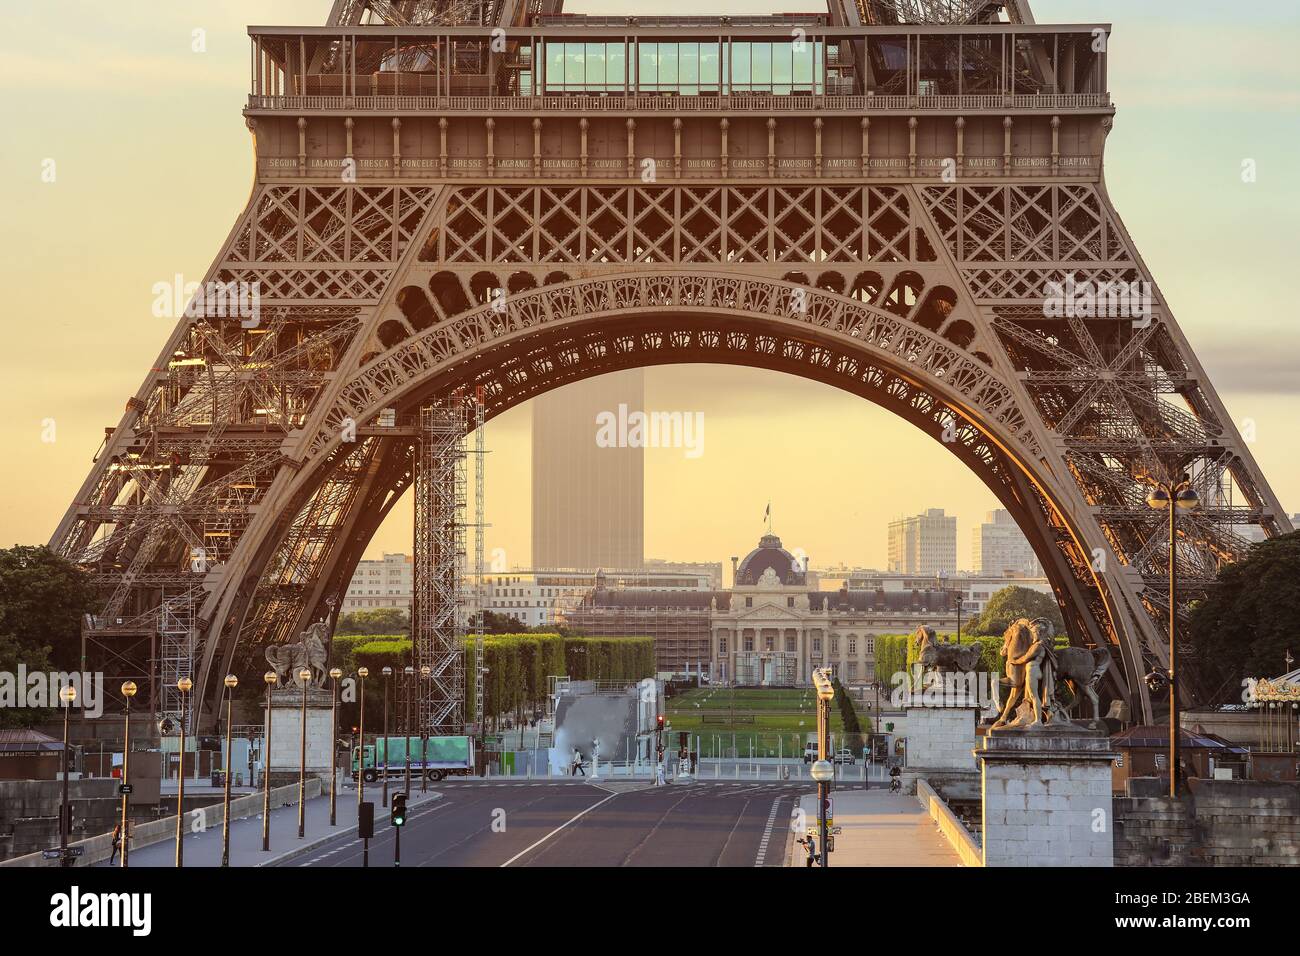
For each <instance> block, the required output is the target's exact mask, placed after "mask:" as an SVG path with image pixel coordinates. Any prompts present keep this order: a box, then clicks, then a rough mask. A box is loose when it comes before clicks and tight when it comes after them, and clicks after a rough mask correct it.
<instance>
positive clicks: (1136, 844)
mask: <svg viewBox="0 0 1300 956" xmlns="http://www.w3.org/2000/svg"><path fill="white" fill-rule="evenodd" d="M1115 865H1116V866H1300V786H1297V785H1296V784H1289V783H1256V782H1253V781H1249V780H1200V779H1196V780H1192V781H1190V782H1189V785H1188V791H1187V792H1185V793H1183V794H1181V795H1180V796H1179V797H1178V798H1177V799H1175V798H1172V797H1169V796H1167V795H1165V796H1158V797H1131V796H1130V797H1116V798H1115Z"/></svg>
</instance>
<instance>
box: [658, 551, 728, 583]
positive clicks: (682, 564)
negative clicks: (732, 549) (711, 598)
mask: <svg viewBox="0 0 1300 956" xmlns="http://www.w3.org/2000/svg"><path fill="white" fill-rule="evenodd" d="M645 569H646V570H647V571H655V572H661V573H669V574H686V575H699V574H706V575H708V577H709V587H711V588H713V589H714V590H715V591H716V590H717V589H719V588H721V587H722V562H721V561H665V560H664V559H663V558H647V559H646V563H645Z"/></svg>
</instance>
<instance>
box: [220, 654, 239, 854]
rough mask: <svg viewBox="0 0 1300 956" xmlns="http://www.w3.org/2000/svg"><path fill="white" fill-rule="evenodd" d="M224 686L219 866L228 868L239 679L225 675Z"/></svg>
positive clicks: (232, 675)
mask: <svg viewBox="0 0 1300 956" xmlns="http://www.w3.org/2000/svg"><path fill="white" fill-rule="evenodd" d="M222 683H223V684H225V685H226V775H225V776H226V779H225V784H226V792H225V797H224V798H223V800H222V808H223V811H222V814H221V865H222V866H230V763H231V758H232V757H233V756H234V750H233V749H232V741H231V739H230V731H231V726H232V721H231V717H232V710H233V705H234V702H235V688H236V687H238V686H239V678H238V677H236V676H235V675H234V674H227V675H226V679H225V680H224V681H222Z"/></svg>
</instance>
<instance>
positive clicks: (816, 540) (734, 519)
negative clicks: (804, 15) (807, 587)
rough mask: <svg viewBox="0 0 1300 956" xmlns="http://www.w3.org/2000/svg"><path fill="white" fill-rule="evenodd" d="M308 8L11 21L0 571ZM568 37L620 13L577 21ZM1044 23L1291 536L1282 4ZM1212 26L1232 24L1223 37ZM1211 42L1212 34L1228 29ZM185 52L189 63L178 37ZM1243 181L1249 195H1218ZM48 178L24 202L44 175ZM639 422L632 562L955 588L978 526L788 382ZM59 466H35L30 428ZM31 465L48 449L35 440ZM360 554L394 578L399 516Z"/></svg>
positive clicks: (1296, 505) (734, 376)
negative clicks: (769, 517) (751, 562)
mask: <svg viewBox="0 0 1300 956" xmlns="http://www.w3.org/2000/svg"><path fill="white" fill-rule="evenodd" d="M329 6H330V4H329V2H328V0H257V2H251V0H202V2H198V0H133V2H131V3H129V4H123V5H112V4H106V3H102V2H98V0H81V2H77V0H58V2H39V3H37V2H32V3H10V4H6V11H5V20H6V30H5V32H4V34H3V36H0V88H3V89H4V90H5V93H6V95H5V96H4V97H3V99H2V100H0V104H2V105H0V128H2V129H3V130H4V149H3V150H0V183H3V185H4V191H3V210H4V227H5V228H4V229H3V233H2V234H0V246H2V251H3V255H2V256H0V263H2V264H0V270H2V272H0V279H2V280H3V288H4V292H5V298H6V315H5V331H6V333H7V334H6V340H5V347H4V348H3V349H0V375H2V376H3V381H4V389H5V391H4V394H5V396H6V402H5V406H6V407H5V410H4V414H3V415H2V416H0V441H3V445H4V447H5V448H6V451H7V463H6V465H5V467H4V469H3V471H0V545H3V546H8V545H11V544H14V543H22V544H34V543H43V542H45V541H46V540H48V538H49V536H50V534H51V533H52V531H53V529H54V526H55V524H56V523H57V521H58V519H59V518H60V516H61V515H62V513H63V511H64V509H65V508H66V507H67V505H68V503H69V501H70V500H71V498H72V496H73V495H74V493H75V491H76V489H77V487H78V485H79V484H80V482H81V481H82V480H83V479H84V477H85V475H86V473H87V470H88V468H89V465H90V460H91V456H92V454H93V453H94V452H95V450H96V448H97V447H98V446H99V445H100V443H101V441H102V439H103V429H104V427H105V426H108V425H114V424H116V422H117V420H118V418H119V415H120V414H121V411H122V409H123V406H124V403H125V401H126V399H127V397H128V396H130V395H131V394H132V393H133V392H134V391H135V389H136V388H137V387H138V386H139V384H140V381H141V379H142V378H143V376H144V373H145V371H146V369H147V368H148V366H149V365H150V364H151V363H152V362H153V360H154V359H155V358H156V356H157V352H158V350H159V348H160V346H161V344H162V342H163V341H164V339H165V337H166V336H167V334H168V332H169V330H170V328H171V324H172V320H170V319H159V318H154V317H153V316H152V314H151V304H152V302H153V299H154V294H153V292H152V286H153V285H154V283H156V282H159V281H164V280H170V279H171V277H172V276H173V275H175V274H176V273H181V274H183V275H185V276H186V277H187V278H192V279H198V278H201V277H202V275H203V273H204V272H205V271H206V269H207V268H208V266H209V264H210V262H211V260H212V258H213V257H214V256H215V255H216V254H217V252H218V250H219V247H220V246H221V244H222V243H223V242H224V240H225V238H226V236H227V233H228V232H229V230H230V228H231V226H232V224H233V223H234V221H235V218H236V216H237V215H238V214H239V212H240V210H241V209H242V208H243V206H244V204H245V202H246V201H247V198H248V195H249V190H250V187H251V184H252V163H251V159H252V154H251V149H250V139H249V135H248V132H247V130H246V129H245V127H244V122H243V118H242V116H241V115H240V112H239V111H240V108H241V105H242V102H243V99H244V97H245V96H246V93H247V88H246V87H247V79H248V45H247V37H246V35H245V33H244V30H245V26H246V25H247V24H249V23H263V24H267V23H304V24H320V23H323V22H324V19H325V16H326V14H327V12H328V10H329ZM801 6H802V7H807V8H810V9H811V8H813V7H814V6H815V4H814V3H811V2H807V3H791V2H788V0H780V2H770V3H765V2H763V0H751V2H720V0H715V2H713V3H711V4H708V5H706V6H705V7H701V5H700V4H699V3H688V2H686V0H664V2H661V3H659V4H656V5H655V9H654V12H656V13H673V12H681V13H702V12H710V13H738V12H754V13H763V12H779V11H783V10H787V9H790V8H792V7H793V8H798V7H801ZM566 8H567V9H568V10H569V11H570V12H602V13H614V14H621V13H632V12H637V11H644V10H645V7H644V5H641V4H632V3H629V2H626V0H586V2H576V0H575V2H573V3H570V4H568V5H567V7H566ZM1034 10H1035V13H1036V16H1037V18H1038V20H1039V21H1040V22H1051V21H1058V22H1080V21H1087V22H1098V21H1099V22H1111V23H1113V24H1114V35H1113V38H1112V46H1111V51H1112V54H1113V58H1112V60H1111V72H1110V87H1111V92H1112V94H1113V95H1114V98H1115V101H1116V104H1117V106H1118V115H1117V117H1116V123H1115V129H1114V132H1113V133H1112V135H1111V137H1110V140H1109V145H1108V151H1107V156H1106V162H1107V169H1106V176H1107V184H1108V188H1109V190H1110V193H1111V195H1112V196H1113V197H1114V199H1115V201H1116V204H1117V206H1118V208H1119V211H1120V213H1121V215H1122V216H1123V217H1124V219H1125V222H1126V224H1127V225H1128V227H1129V229H1130V231H1131V232H1132V234H1133V236H1134V239H1135V241H1136V242H1137V244H1138V247H1139V249H1140V250H1141V251H1142V253H1143V255H1144V256H1145V258H1146V261H1147V264H1148V265H1149V266H1150V267H1151V269H1152V270H1153V271H1154V273H1155V275H1156V278H1157V280H1158V281H1159V283H1160V285H1161V288H1162V290H1163V292H1164V294H1165V297H1166V298H1167V300H1168V301H1169V302H1170V304H1171V305H1172V307H1173V310H1174V314H1175V316H1176V317H1177V319H1178V321H1179V322H1180V324H1181V325H1182V328H1183V329H1184V331H1185V332H1186V334H1187V336H1188V338H1189V339H1190V340H1191V342H1192V344H1193V346H1194V347H1195V348H1196V349H1197V351H1198V353H1199V355H1200V357H1201V359H1202V361H1203V362H1204V363H1205V365H1206V367H1207V369H1208V371H1209V373H1210V375H1211V378H1212V380H1213V381H1214V383H1215V385H1216V386H1217V389H1218V391H1219V394H1220V395H1221V396H1222V398H1223V400H1224V401H1225V402H1226V404H1227V406H1228V409H1229V411H1230V413H1231V414H1232V415H1233V417H1234V418H1235V419H1236V421H1237V422H1238V423H1239V424H1240V423H1242V422H1243V421H1244V420H1247V419H1250V420H1251V421H1252V423H1253V427H1254V432H1255V435H1256V442H1255V444H1254V446H1253V451H1254V454H1255V456H1256V458H1257V460H1258V461H1259V463H1260V465H1261V467H1262V468H1263V469H1264V472H1265V474H1266V475H1267V477H1268V478H1269V480H1270V481H1271V483H1272V486H1273V488H1274V490H1275V491H1276V492H1277V493H1278V495H1279V497H1280V498H1281V500H1282V503H1283V506H1284V507H1286V508H1287V509H1288V511H1291V512H1295V511H1300V467H1298V466H1300V450H1298V448H1297V441H1296V423H1297V422H1300V322H1297V320H1296V317H1295V313H1294V312H1293V311H1292V310H1293V308H1294V304H1293V303H1294V301H1295V294H1296V286H1295V281H1296V272H1297V270H1296V265H1295V261H1294V258H1293V257H1294V256H1295V255H1296V248H1297V245H1296V240H1295V234H1296V223H1297V221H1300V184H1298V183H1297V180H1296V179H1295V178H1294V177H1295V176H1296V175H1297V174H1296V172H1295V163H1296V160H1295V157H1296V156H1297V155H1300V123H1297V118H1298V117H1300V58H1297V57H1296V56H1295V38H1296V36H1297V27H1298V26H1300V13H1298V12H1297V9H1296V5H1295V4H1294V3H1292V2H1283V0H1273V2H1263V0H1261V2H1251V3H1244V4H1231V5H1228V4H1223V3H1221V2H1211V0H1194V2H1191V0H1189V2H1182V0H1144V2H1141V3H1134V2H1131V0H1094V2H1084V0H1055V2H1053V0H1037V2H1035V3H1034ZM1228 10H1230V11H1231V12H1230V14H1229V13H1227V12H1225V11H1228ZM1228 17H1230V19H1228ZM196 28H201V29H203V30H205V31H206V46H207V49H206V52H202V53H195V52H191V43H192V31H193V30H195V29H196ZM1244 159H1253V160H1255V162H1256V164H1257V168H1258V181H1257V182H1255V183H1251V184H1247V183H1243V182H1242V180H1241V175H1240V170H1241V165H1242V161H1243V160H1244ZM47 160H53V161H54V164H55V166H54V168H55V170H56V178H55V181H54V182H53V183H47V182H43V181H42V175H41V174H42V169H43V168H47V164H46V161H47ZM646 392H647V394H646V404H647V407H649V408H652V409H665V410H683V411H687V410H689V411H702V412H703V413H704V415H705V421H706V423H707V424H706V436H707V437H706V449H705V453H704V454H703V455H701V456H699V457H698V458H687V457H685V456H684V455H683V453H682V451H680V450H676V451H673V450H656V451H649V452H647V456H646V554H647V556H649V557H664V558H671V559H677V560H699V561H703V560H709V561H723V562H725V561H726V560H727V558H728V556H729V555H732V554H737V553H740V554H743V553H744V551H745V550H746V549H747V548H749V547H752V546H753V544H754V543H755V542H756V540H757V538H758V536H759V534H760V533H761V532H762V530H763V525H762V521H761V517H762V513H763V509H764V506H765V505H766V503H767V501H769V500H771V502H772V507H773V513H774V516H775V520H774V530H775V531H776V532H777V533H778V534H779V535H781V537H782V538H783V539H784V541H785V544H786V545H787V547H790V548H796V547H797V548H801V549H803V551H804V552H806V553H807V554H809V555H810V556H811V559H812V563H813V565H814V566H816V565H824V564H830V563H837V562H841V561H843V562H847V563H849V564H857V565H867V566H877V567H879V566H882V565H883V564H884V561H885V528H886V524H887V522H888V521H889V519H891V518H893V517H896V516H898V515H903V514H914V513H916V512H919V511H921V510H923V509H925V508H927V507H943V508H946V509H947V510H948V512H949V513H950V514H954V513H955V514H956V515H958V517H959V540H958V557H959V561H960V562H962V563H965V562H967V561H968V560H969V555H970V531H971V528H972V527H973V526H975V525H977V524H978V523H979V521H981V520H982V519H983V515H984V512H985V511H987V510H989V509H991V508H993V507H995V506H996V502H995V500H994V499H993V497H992V496H991V495H990V494H989V493H988V492H987V491H986V490H985V489H984V487H983V486H982V485H981V484H980V483H979V482H978V481H977V480H976V479H975V478H974V477H973V476H972V475H970V474H968V473H967V472H966V471H965V470H964V469H963V468H962V467H961V466H960V465H959V464H958V463H957V462H956V460H955V459H954V458H952V457H951V456H950V455H948V454H947V453H946V452H944V451H943V450H942V449H941V448H940V446H938V445H936V444H935V443H933V442H931V441H930V440H929V439H927V438H925V437H923V436H922V435H920V433H918V432H916V431H914V430H913V429H911V428H910V426H908V425H906V424H904V423H902V422H901V421H898V420H896V419H894V418H893V417H892V416H890V415H889V414H888V413H885V412H883V411H881V410H879V409H877V408H876V407H874V406H872V405H869V404H867V403H865V402H863V401H861V400H859V399H856V398H854V397H851V396H849V395H846V394H842V393H839V392H836V391H835V390H833V389H831V388H829V387H826V386H822V385H817V384H813V383H809V382H805V381H802V380H799V379H794V378H790V377H785V376H780V375H777V374H775V373H763V372H757V371H750V370H741V369H731V368H722V369H719V368H713V367H707V368H705V367H674V368H664V369H653V370H650V371H649V372H647V375H646ZM50 419H52V420H53V427H54V438H55V440H54V441H52V442H48V441H43V440H42V438H43V432H48V427H49V426H48V424H47V420H50ZM46 437H48V436H46ZM529 441H530V438H529V414H528V409H527V408H519V409H515V410H514V411H512V412H510V413H508V414H506V415H503V416H501V417H500V418H499V419H497V420H495V421H493V422H492V423H491V424H490V425H489V427H488V445H489V447H490V448H491V449H492V452H493V454H492V455H491V458H490V461H489V472H488V479H487V485H488V502H489V505H488V506H489V511H490V513H489V516H488V518H489V520H490V521H491V523H492V524H493V526H494V527H493V529H492V531H491V532H490V533H489V536H488V541H487V543H488V546H489V547H492V548H497V547H499V548H503V549H505V551H506V556H507V561H508V563H510V564H526V563H527V562H528V548H529V540H528V536H529V494H528V490H529V489H528V483H527V478H526V476H527V474H528V467H529V452H530V449H529ZM399 512H400V513H399V514H396V515H395V516H394V518H393V519H392V520H391V521H390V522H389V524H388V525H386V526H385V527H384V528H383V529H382V530H381V532H380V534H379V535H378V536H377V537H376V539H375V540H374V541H373V542H372V551H373V553H375V554H378V553H379V552H380V551H383V550H388V551H409V550H410V517H409V509H399Z"/></svg>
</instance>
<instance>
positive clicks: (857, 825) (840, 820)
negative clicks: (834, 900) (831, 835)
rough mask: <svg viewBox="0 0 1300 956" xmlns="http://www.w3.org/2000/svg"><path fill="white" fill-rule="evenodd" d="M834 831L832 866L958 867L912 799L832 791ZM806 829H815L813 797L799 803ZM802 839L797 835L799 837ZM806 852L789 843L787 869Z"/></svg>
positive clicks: (958, 862) (802, 859)
mask: <svg viewBox="0 0 1300 956" xmlns="http://www.w3.org/2000/svg"><path fill="white" fill-rule="evenodd" d="M831 799H832V805H833V809H834V813H835V825H836V826H837V827H840V833H839V835H838V836H836V837H835V850H834V852H833V853H831V858H830V865H831V866H832V867H835V866H961V860H960V858H958V856H957V853H956V851H954V850H953V848H952V846H951V845H950V844H949V843H948V841H947V840H946V839H945V838H944V836H943V834H941V833H940V832H939V830H938V828H937V827H936V826H935V825H934V821H932V820H931V819H930V815H929V814H928V813H926V812H925V810H924V809H923V808H922V807H921V805H920V804H919V803H917V801H916V798H915V797H912V796H908V795H906V794H902V793H890V792H889V791H888V790H887V789H884V788H882V789H879V790H836V791H832V793H831ZM799 806H800V808H801V809H802V810H803V811H804V814H805V815H806V817H807V824H808V826H810V827H815V826H816V825H817V795H816V794H808V795H807V796H804V797H802V798H801V799H800V801H799ZM802 835H803V834H799V836H802ZM806 856H807V851H805V850H804V848H803V847H802V846H800V845H799V844H798V843H795V842H793V841H791V852H790V863H789V865H790V866H800V867H801V866H804V863H805V859H806Z"/></svg>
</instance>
